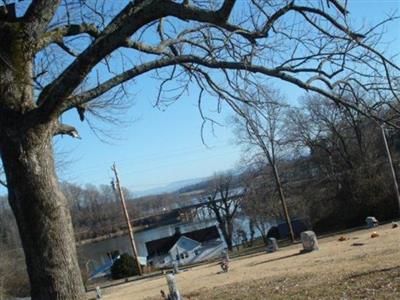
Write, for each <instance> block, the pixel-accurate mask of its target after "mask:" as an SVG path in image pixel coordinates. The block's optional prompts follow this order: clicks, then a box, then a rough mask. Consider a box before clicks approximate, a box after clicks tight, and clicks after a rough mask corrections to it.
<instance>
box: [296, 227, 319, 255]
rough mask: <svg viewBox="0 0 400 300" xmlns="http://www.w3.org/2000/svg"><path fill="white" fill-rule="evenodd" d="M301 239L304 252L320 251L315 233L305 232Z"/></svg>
mask: <svg viewBox="0 0 400 300" xmlns="http://www.w3.org/2000/svg"><path fill="white" fill-rule="evenodd" d="M300 237H301V242H302V244H303V251H304V252H310V251H315V250H319V247H318V240H317V236H316V235H315V232H314V231H311V230H308V231H303V232H302V233H301V235H300Z"/></svg>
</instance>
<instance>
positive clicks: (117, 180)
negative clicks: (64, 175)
mask: <svg viewBox="0 0 400 300" xmlns="http://www.w3.org/2000/svg"><path fill="white" fill-rule="evenodd" d="M111 170H113V171H114V174H115V181H116V182H115V183H116V189H117V192H118V196H119V199H120V200H121V204H122V209H123V211H124V215H125V221H126V224H127V226H128V236H129V240H130V242H131V247H132V253H133V256H134V259H135V262H136V269H137V272H138V274H139V276H142V267H141V266H140V261H139V257H138V254H137V250H136V245H135V240H134V238H133V230H132V226H131V222H130V221H129V215H128V210H127V209H126V203H125V198H124V193H123V192H122V189H121V184H120V181H119V177H118V173H117V168H116V166H115V163H114V164H113V166H112V167H111Z"/></svg>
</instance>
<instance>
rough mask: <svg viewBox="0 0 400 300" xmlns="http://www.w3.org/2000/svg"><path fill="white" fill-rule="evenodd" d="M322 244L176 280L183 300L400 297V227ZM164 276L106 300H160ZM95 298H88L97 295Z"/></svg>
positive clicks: (202, 269) (107, 293) (115, 291)
mask: <svg viewBox="0 0 400 300" xmlns="http://www.w3.org/2000/svg"><path fill="white" fill-rule="evenodd" d="M374 231H377V233H378V234H379V237H376V238H371V233H372V231H371V230H359V231H354V232H351V233H348V234H346V235H345V237H346V238H347V239H346V240H345V241H338V239H339V237H340V236H341V235H334V236H330V237H328V238H323V239H320V240H319V244H320V250H319V251H316V252H312V253H306V254H300V253H299V250H300V249H301V245H293V246H290V247H285V248H284V249H281V250H280V251H278V252H276V253H272V254H266V253H262V254H254V255H250V256H245V257H239V258H236V259H233V260H232V262H231V270H230V271H229V273H224V274H221V273H220V272H219V271H220V270H219V266H218V265H216V264H215V263H214V264H208V265H202V266H198V267H195V268H192V269H190V270H188V271H186V272H183V273H180V274H178V275H177V276H176V280H177V283H178V287H179V289H180V292H181V294H182V295H183V299H191V300H203V299H204V300H206V299H207V300H213V299H226V300H227V299H400V251H399V250H400V249H399V248H400V228H395V229H392V228H391V225H385V226H381V227H378V228H376V229H374ZM161 289H163V290H165V291H167V289H168V288H167V286H166V280H165V278H164V277H156V278H149V279H145V280H140V281H135V282H129V283H126V284H123V285H120V286H115V287H111V288H108V289H105V290H103V295H104V299H107V300H125V299H126V300H128V299H135V300H136V299H137V300H139V299H151V300H156V299H161V297H160V296H159V295H160V290H161ZM92 296H93V295H89V297H92Z"/></svg>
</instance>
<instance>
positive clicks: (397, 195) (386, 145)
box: [380, 124, 400, 212]
mask: <svg viewBox="0 0 400 300" xmlns="http://www.w3.org/2000/svg"><path fill="white" fill-rule="evenodd" d="M380 127H381V132H382V138H383V143H384V145H385V149H386V155H387V158H388V161H389V165H390V170H391V172H392V177H393V184H394V189H395V192H396V197H397V202H398V205H399V212H400V193H399V185H398V184H397V179H396V172H395V171H394V167H393V161H392V155H391V154H390V149H389V146H388V143H387V139H386V134H385V128H384V126H383V124H382V125H381V126H380Z"/></svg>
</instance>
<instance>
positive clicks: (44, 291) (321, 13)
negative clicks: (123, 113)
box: [0, 0, 399, 299]
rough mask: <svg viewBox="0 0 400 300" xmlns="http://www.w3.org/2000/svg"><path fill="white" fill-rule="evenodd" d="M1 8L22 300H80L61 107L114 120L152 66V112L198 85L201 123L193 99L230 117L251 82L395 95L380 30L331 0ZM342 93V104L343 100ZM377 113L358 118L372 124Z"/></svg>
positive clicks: (3, 133)
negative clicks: (155, 91) (209, 100)
mask: <svg viewBox="0 0 400 300" xmlns="http://www.w3.org/2000/svg"><path fill="white" fill-rule="evenodd" d="M1 3H2V4H1V7H0V40H1V41H7V42H2V43H1V45H0V99H1V100H0V154H1V159H2V162H3V166H4V170H5V175H6V185H7V189H8V197H9V202H10V205H11V207H12V209H13V212H14V214H15V217H16V220H17V223H18V228H19V231H20V236H21V240H22V244H23V248H24V251H25V256H26V263H27V269H28V273H29V276H30V281H31V289H32V293H31V294H32V299H83V298H84V297H85V296H84V289H83V285H82V280H81V276H80V272H79V269H78V263H77V259H76V250H75V246H74V238H73V232H72V226H71V221H70V219H71V218H70V214H69V211H68V209H67V204H66V199H65V196H64V195H63V194H62V192H61V190H60V187H59V183H58V180H57V176H56V173H55V167H54V160H53V146H52V139H53V137H54V135H58V134H68V135H70V136H72V137H77V136H78V132H77V131H76V129H75V128H74V127H73V126H70V125H67V124H63V123H62V122H61V116H62V115H63V114H64V113H65V112H67V111H69V110H75V109H76V110H77V111H78V115H79V119H80V120H86V115H85V112H93V113H94V114H95V115H96V108H100V109H102V108H103V109H104V108H107V111H108V115H107V117H106V119H107V118H108V119H109V120H116V119H118V115H117V114H116V112H115V111H114V110H112V109H111V108H110V105H111V104H113V105H116V104H119V103H120V100H121V99H122V98H121V96H123V95H124V94H125V91H126V90H125V89H124V85H123V84H124V83H127V82H128V81H129V82H130V83H132V82H133V79H137V78H139V76H140V75H143V74H145V73H148V72H151V71H153V74H156V75H157V76H158V77H159V78H160V79H161V83H160V90H159V97H158V101H157V103H158V104H159V105H161V104H163V103H164V104H166V105H167V104H168V103H169V102H170V101H175V100H177V99H179V98H180V97H182V95H184V94H185V93H184V92H185V91H186V90H188V89H189V88H190V87H191V85H192V84H194V85H197V86H199V87H200V95H199V100H198V101H199V108H200V113H201V115H202V116H203V118H204V120H205V121H206V120H208V119H207V116H206V115H204V114H203V110H202V104H201V103H202V96H203V95H204V92H209V93H211V94H212V95H216V96H217V97H218V98H219V99H220V100H225V101H226V103H228V104H229V105H230V106H231V107H232V108H233V109H235V110H236V109H237V104H238V102H241V100H240V98H238V97H237V94H235V92H234V88H236V86H235V85H237V84H239V85H240V83H241V82H247V83H251V82H254V81H257V80H259V79H262V78H277V79H280V80H283V81H285V82H288V83H291V84H293V85H296V86H298V87H300V88H303V89H306V90H308V91H314V92H317V93H320V94H322V95H324V96H326V97H327V98H329V99H331V100H332V101H335V102H337V103H339V104H341V105H344V106H348V107H353V108H354V109H357V108H358V105H363V106H366V105H369V104H366V103H364V102H363V101H362V99H358V97H357V95H355V94H352V91H353V90H354V87H362V88H364V89H366V90H368V91H370V92H372V91H375V92H376V101H375V102H376V103H375V104H377V106H382V105H390V103H387V102H386V101H385V100H383V99H386V98H385V95H386V94H392V95H393V96H394V97H395V99H396V101H398V100H399V99H398V97H397V91H398V90H397V87H396V86H395V85H394V82H393V80H392V78H393V76H395V75H396V74H397V72H398V70H399V68H398V67H397V66H396V65H395V64H394V63H393V62H392V61H391V60H390V59H389V58H386V56H384V54H383V53H381V52H379V51H378V50H377V49H378V47H377V45H378V43H379V42H380V37H381V34H380V33H379V32H377V28H379V26H375V27H373V28H360V29H359V30H358V32H355V30H353V28H351V27H350V26H349V25H348V24H349V23H350V22H349V21H350V20H349V16H350V13H349V12H348V11H347V8H346V6H345V5H342V4H341V3H339V2H338V1H337V0H328V1H310V2H309V3H308V2H307V3H305V4H304V5H303V4H297V3H295V2H294V1H278V0H276V1H269V0H268V1H266V0H252V1H235V0H224V1H222V0H221V1H202V0H192V1H188V0H185V1H181V2H177V1H172V0H134V1H129V2H126V3H125V2H120V1H101V0H100V1H72V0H71V1H70V0H64V1H61V0H51V1H50V0H32V1H18V2H17V3H12V1H8V0H5V1H2V2H1ZM393 18H394V17H389V19H388V20H386V21H383V22H382V23H381V24H385V22H387V21H390V20H393ZM299 20H301V21H299ZM119 58H121V59H122V60H123V62H122V63H114V62H115V61H117V60H118V59H119ZM161 69H162V70H161ZM211 70H214V71H211ZM171 85H172V87H171ZM170 91H174V92H175V94H173V95H171V94H170V93H169V92H170ZM342 91H347V92H348V93H350V95H352V97H350V98H349V99H347V100H343V98H342V97H341V92H342ZM377 106H371V107H370V108H371V109H370V110H368V114H369V115H371V116H373V117H376V115H375V114H374V108H375V107H377Z"/></svg>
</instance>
